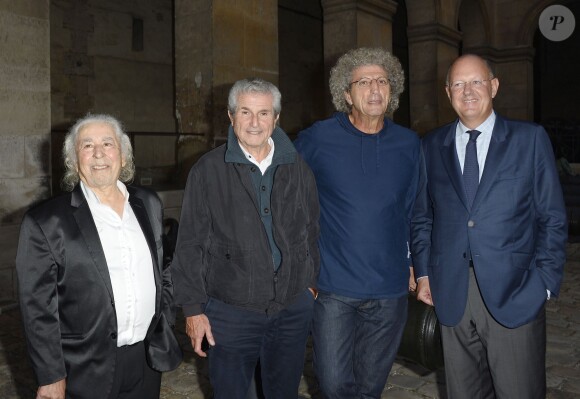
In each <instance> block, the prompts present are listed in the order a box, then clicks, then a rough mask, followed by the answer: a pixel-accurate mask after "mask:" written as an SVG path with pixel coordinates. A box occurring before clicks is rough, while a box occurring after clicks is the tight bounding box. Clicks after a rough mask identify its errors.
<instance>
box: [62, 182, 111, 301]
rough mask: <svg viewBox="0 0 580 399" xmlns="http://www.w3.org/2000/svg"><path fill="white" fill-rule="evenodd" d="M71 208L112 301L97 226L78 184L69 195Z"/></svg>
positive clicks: (108, 277)
mask: <svg viewBox="0 0 580 399" xmlns="http://www.w3.org/2000/svg"><path fill="white" fill-rule="evenodd" d="M71 206H72V207H74V208H76V209H75V210H74V211H73V215H74V218H75V220H76V222H77V225H78V228H79V231H80V233H81V235H82V236H83V238H84V240H85V243H86V244H87V249H88V251H89V253H90V254H91V257H92V258H93V263H94V265H95V267H96V269H97V271H98V272H99V274H100V276H101V278H102V279H103V284H104V285H105V287H106V288H107V292H108V293H109V296H110V297H111V300H114V296H113V286H112V285H111V276H110V275H109V268H108V267H107V259H106V258H105V252H104V251H103V247H102V245H101V239H100V238H99V233H98V232H97V226H96V225H95V221H94V220H93V216H92V214H91V210H90V208H89V204H88V203H87V201H86V199H85V196H84V195H83V193H82V191H81V186H80V184H77V186H76V187H75V188H74V190H73V192H72V193H71Z"/></svg>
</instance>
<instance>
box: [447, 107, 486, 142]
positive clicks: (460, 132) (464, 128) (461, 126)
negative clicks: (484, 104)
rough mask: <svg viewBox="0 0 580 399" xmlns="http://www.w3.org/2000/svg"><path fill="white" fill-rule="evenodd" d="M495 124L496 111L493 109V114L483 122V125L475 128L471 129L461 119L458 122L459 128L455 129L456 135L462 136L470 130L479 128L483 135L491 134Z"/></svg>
mask: <svg viewBox="0 0 580 399" xmlns="http://www.w3.org/2000/svg"><path fill="white" fill-rule="evenodd" d="M494 124H495V112H494V111H493V110H492V111H491V114H490V115H489V116H488V117H487V118H486V119H485V120H484V121H483V123H481V125H479V126H477V127H476V128H475V129H470V128H468V127H467V126H465V125H464V124H463V123H461V121H459V123H458V124H457V129H456V130H455V132H456V137H457V136H461V135H463V134H464V133H467V132H468V131H470V130H479V131H480V132H481V135H482V136H491V133H492V132H493V125H494ZM462 137H465V136H462Z"/></svg>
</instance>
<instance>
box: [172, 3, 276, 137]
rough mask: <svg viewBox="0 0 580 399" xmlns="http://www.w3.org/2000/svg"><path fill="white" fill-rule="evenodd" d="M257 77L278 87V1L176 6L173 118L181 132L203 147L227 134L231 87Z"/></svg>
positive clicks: (180, 4)
mask: <svg viewBox="0 0 580 399" xmlns="http://www.w3.org/2000/svg"><path fill="white" fill-rule="evenodd" d="M253 76H257V77H261V78H264V79H266V80H268V81H271V82H272V83H274V84H278V2H277V1H275V0H264V1H256V2H245V1H242V2H234V1H231V0H195V1H192V0H176V1H175V85H176V113H177V115H176V116H177V120H178V130H179V132H180V133H195V134H199V135H201V136H202V137H203V139H204V140H205V141H206V143H207V147H208V148H210V147H213V145H214V143H215V144H218V143H219V141H221V140H223V139H224V138H225V136H226V133H227V130H226V129H227V126H228V123H229V120H228V118H227V94H228V91H229V89H230V87H231V85H232V83H233V82H235V81H236V80H238V79H241V78H246V77H253Z"/></svg>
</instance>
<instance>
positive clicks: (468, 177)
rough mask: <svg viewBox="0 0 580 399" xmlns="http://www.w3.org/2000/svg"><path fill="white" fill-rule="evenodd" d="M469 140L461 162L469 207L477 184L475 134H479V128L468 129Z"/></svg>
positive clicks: (477, 168)
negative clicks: (462, 162)
mask: <svg viewBox="0 0 580 399" xmlns="http://www.w3.org/2000/svg"><path fill="white" fill-rule="evenodd" d="M467 133H469V141H468V142H467V145H466V146H465V162H464V164H463V186H464V187H465V195H466V196H467V203H468V204H469V208H471V205H472V204H473V199H474V198H475V193H477V186H479V164H478V163H477V143H476V142H477V136H479V135H480V134H481V132H480V131H479V130H468V131H467Z"/></svg>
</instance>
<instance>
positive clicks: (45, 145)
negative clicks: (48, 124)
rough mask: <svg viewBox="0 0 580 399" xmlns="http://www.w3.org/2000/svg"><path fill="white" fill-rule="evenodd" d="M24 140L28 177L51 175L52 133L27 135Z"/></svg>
mask: <svg viewBox="0 0 580 399" xmlns="http://www.w3.org/2000/svg"><path fill="white" fill-rule="evenodd" d="M24 140H25V141H24V163H25V171H26V177H48V176H50V154H51V149H50V135H49V134H42V135H37V136H26V137H25V139H24Z"/></svg>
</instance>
